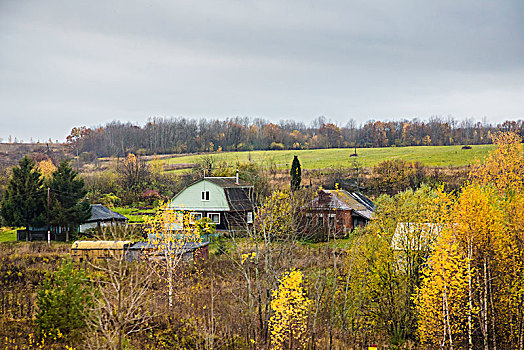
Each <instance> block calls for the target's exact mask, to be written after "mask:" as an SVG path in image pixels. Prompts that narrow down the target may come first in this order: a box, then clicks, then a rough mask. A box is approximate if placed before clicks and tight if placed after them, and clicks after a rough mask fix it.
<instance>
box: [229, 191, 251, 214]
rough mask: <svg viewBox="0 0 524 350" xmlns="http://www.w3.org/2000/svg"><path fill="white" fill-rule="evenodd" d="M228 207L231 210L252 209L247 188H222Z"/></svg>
mask: <svg viewBox="0 0 524 350" xmlns="http://www.w3.org/2000/svg"><path fill="white" fill-rule="evenodd" d="M224 192H225V193H226V199H227V203H228V204H229V209H230V210H233V211H242V210H253V201H252V200H251V199H250V197H251V194H250V193H249V192H250V189H249V188H224Z"/></svg>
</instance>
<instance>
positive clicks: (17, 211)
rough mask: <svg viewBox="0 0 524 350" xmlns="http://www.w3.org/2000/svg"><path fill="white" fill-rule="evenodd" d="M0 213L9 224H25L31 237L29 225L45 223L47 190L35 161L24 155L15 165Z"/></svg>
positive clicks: (27, 237) (35, 225)
mask: <svg viewBox="0 0 524 350" xmlns="http://www.w3.org/2000/svg"><path fill="white" fill-rule="evenodd" d="M1 204H2V208H1V209H0V214H1V215H2V217H3V218H4V221H5V223H6V224H7V225H9V226H24V227H25V228H26V230H27V235H26V239H29V227H31V226H32V227H39V226H41V225H43V224H44V223H45V190H44V186H43V180H42V174H41V173H40V170H39V169H38V168H37V167H36V166H35V163H34V162H33V161H32V160H31V159H30V158H28V157H27V156H26V157H24V158H23V159H22V160H20V162H19V163H18V166H15V167H13V175H12V176H11V179H9V184H8V185H7V190H6V191H5V194H4V197H3V198H2V203H1Z"/></svg>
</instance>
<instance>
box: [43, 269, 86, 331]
mask: <svg viewBox="0 0 524 350" xmlns="http://www.w3.org/2000/svg"><path fill="white" fill-rule="evenodd" d="M92 296H93V287H92V285H91V284H90V283H89V282H88V278H87V275H86V273H85V272H83V271H82V270H80V269H75V266H74V264H73V262H72V261H71V260H70V259H69V260H63V261H62V266H61V267H60V268H59V269H58V270H57V271H54V272H52V273H50V274H48V275H47V276H46V279H45V280H44V282H43V283H42V284H41V285H40V288H39V289H38V292H37V299H36V305H37V306H38V311H37V314H36V319H35V323H36V329H37V333H38V334H39V335H40V336H43V335H48V336H49V335H55V336H56V334H57V333H58V332H61V333H64V334H65V335H66V337H68V338H75V339H77V338H78V337H80V336H81V331H82V329H84V328H85V327H86V314H87V312H86V311H87V310H88V309H90V308H92V307H93V297H92Z"/></svg>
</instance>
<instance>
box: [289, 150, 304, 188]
mask: <svg viewBox="0 0 524 350" xmlns="http://www.w3.org/2000/svg"><path fill="white" fill-rule="evenodd" d="M289 175H291V191H296V190H298V189H299V188H300V183H301V182H302V169H301V168H300V162H299V160H298V157H297V156H295V157H294V158H293V163H292V164H291V171H290V172H289Z"/></svg>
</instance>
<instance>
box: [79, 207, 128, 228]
mask: <svg viewBox="0 0 524 350" xmlns="http://www.w3.org/2000/svg"><path fill="white" fill-rule="evenodd" d="M128 220H129V219H128V218H127V217H125V216H124V215H122V214H119V213H117V212H114V211H112V210H111V209H109V208H108V207H106V206H105V205H102V204H92V205H91V217H90V218H89V219H87V220H86V221H85V222H84V223H83V224H82V225H80V232H82V233H84V232H86V231H88V230H90V229H100V228H102V227H106V226H112V225H121V224H124V223H126V222H127V221H128Z"/></svg>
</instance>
